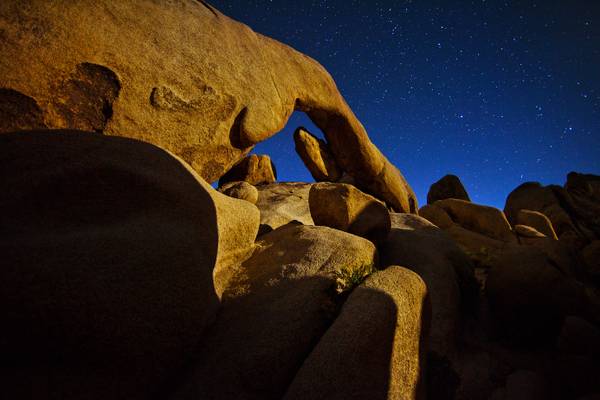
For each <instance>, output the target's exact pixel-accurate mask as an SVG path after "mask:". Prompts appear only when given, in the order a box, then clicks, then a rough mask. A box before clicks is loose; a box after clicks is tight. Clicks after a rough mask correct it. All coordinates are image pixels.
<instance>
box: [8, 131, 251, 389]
mask: <svg viewBox="0 0 600 400" xmlns="http://www.w3.org/2000/svg"><path fill="white" fill-rule="evenodd" d="M0 160H1V162H0V176H2V184H3V195H2V198H1V199H0V207H1V209H2V213H3V216H2V218H1V219H0V232H1V236H2V238H3V239H2V241H1V243H0V252H1V253H2V268H0V280H1V281H2V285H3V289H2V291H0V311H1V313H2V316H3V329H2V331H1V332H0V353H1V354H2V364H3V368H2V370H3V371H4V372H3V374H4V376H3V382H5V383H4V384H3V388H2V390H3V394H5V395H7V396H8V397H10V398H48V396H50V397H55V398H61V399H80V398H87V399H107V398H113V399H147V398H149V397H152V396H159V395H160V393H162V392H163V390H165V389H166V388H168V387H169V385H170V381H171V379H173V378H174V377H175V376H177V375H178V374H179V373H181V370H182V368H183V367H184V366H185V364H186V363H187V361H189V356H190V355H191V354H192V352H193V350H194V349H195V348H196V347H197V345H198V344H199V342H200V341H201V338H202V335H203V332H204V331H205V329H206V327H207V326H208V325H209V324H210V323H212V321H213V320H214V318H215V316H216V312H217V307H218V304H219V301H218V288H217V287H215V284H214V283H213V270H214V269H218V268H226V263H227V262H228V261H230V259H231V258H234V259H238V258H240V257H241V256H242V254H243V253H247V252H248V250H249V249H250V248H251V247H252V246H253V242H254V237H255V236H256V231H257V229H258V211H257V210H256V208H255V207H254V206H253V205H251V204H249V203H247V202H244V201H240V200H235V199H231V198H228V197H226V196H224V195H221V194H220V193H217V192H216V191H215V190H214V189H212V188H211V187H210V186H208V185H207V184H206V183H205V182H203V181H202V180H201V179H200V178H199V177H198V176H197V175H195V174H194V173H193V172H192V171H191V169H188V168H187V167H186V166H185V165H183V164H182V163H181V162H180V161H179V160H177V159H176V158H174V157H172V156H171V155H170V154H169V153H167V152H166V151H164V150H161V149H159V148H157V147H155V146H153V145H150V144H147V143H143V142H138V141H135V140H131V139H126V138H118V137H104V136H100V135H97V134H93V133H87V132H74V131H39V132H18V133H12V134H4V135H2V136H0ZM233 243H235V246H233Z"/></svg>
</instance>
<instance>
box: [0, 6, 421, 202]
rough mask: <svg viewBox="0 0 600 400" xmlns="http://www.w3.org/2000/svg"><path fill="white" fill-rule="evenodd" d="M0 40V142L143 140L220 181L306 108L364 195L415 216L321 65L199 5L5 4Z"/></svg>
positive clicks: (408, 197) (403, 188) (406, 191)
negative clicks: (71, 131)
mask: <svg viewBox="0 0 600 400" xmlns="http://www.w3.org/2000/svg"><path fill="white" fill-rule="evenodd" d="M0 31H1V32H2V40H1V41H0V53H1V54H2V62H0V117H2V118H0V120H1V121H2V122H1V125H0V129H1V131H3V132H6V131H11V130H16V129H23V128H39V127H44V126H46V127H49V128H79V129H85V130H94V131H98V132H102V133H105V134H109V135H119V136H126V137H132V138H137V139H141V140H143V141H147V142H150V143H154V144H156V145H158V146H160V147H163V148H165V149H167V150H170V151H172V152H173V153H175V154H177V155H179V156H180V157H182V158H183V159H184V160H185V161H187V162H188V163H189V164H191V165H192V167H193V168H194V169H195V170H196V171H198V173H199V174H200V175H201V176H202V177H203V178H204V179H206V180H207V181H209V182H213V181H215V180H216V179H217V178H219V177H220V176H222V175H223V174H224V173H225V172H226V171H228V170H229V169H230V168H231V167H232V166H233V165H234V164H235V163H236V162H237V161H239V160H240V159H241V158H242V157H243V156H245V155H246V154H248V152H249V151H250V150H251V149H252V147H253V145H255V144H256V143H259V142H261V141H263V140H265V139H267V138H269V137H271V136H272V135H274V134H275V133H277V132H279V131H280V130H281V129H282V128H283V127H284V126H285V124H286V122H287V120H288V118H289V116H290V115H291V113H292V112H293V111H294V110H301V111H304V112H306V113H307V114H308V116H309V117H310V118H311V119H312V120H313V121H314V123H315V124H316V125H317V126H318V127H319V128H320V129H321V130H322V131H323V132H324V134H325V137H326V138H327V142H328V143H329V147H330V149H331V152H332V154H333V156H334V158H335V160H336V163H337V164H338V165H339V166H340V168H341V169H342V170H344V171H345V172H347V173H348V174H350V175H352V176H353V177H354V178H355V179H356V182H357V185H359V186H360V188H361V189H362V190H364V191H366V192H369V193H372V194H373V195H375V196H376V197H378V198H380V199H382V200H385V201H386V202H387V203H388V204H389V205H390V206H392V207H394V209H396V210H397V211H406V212H416V210H417V208H418V206H417V202H416V198H415V196H414V193H413V192H412V190H411V188H410V187H409V186H408V184H407V183H406V181H405V180H404V178H403V177H402V175H401V174H400V172H399V171H398V170H397V169H396V168H395V167H394V166H393V165H392V164H391V163H390V162H389V161H388V160H387V159H386V158H385V157H384V156H383V155H382V154H381V152H380V151H379V150H378V149H377V148H376V147H375V146H374V145H373V143H372V142H371V141H370V140H369V138H368V136H367V133H366V131H365V129H364V127H363V126H362V125H361V123H360V122H359V121H358V120H357V118H356V116H355V115H354V113H353V112H352V110H351V109H350V107H349V106H348V105H347V104H346V102H345V101H344V99H343V98H342V96H341V95H340V93H339V91H338V89H337V87H336V85H335V83H334V81H333V79H332V78H331V76H330V75H329V74H328V73H327V71H326V70H325V69H324V68H323V67H322V66H321V65H320V64H319V63H317V62H316V61H314V60H312V59H310V58H309V57H307V56H305V55H304V54H301V53H299V52H297V51H295V50H294V49H292V48H290V47H288V46H285V45H283V44H281V43H279V42H277V41H275V40H273V39H270V38H268V37H265V36H262V35H259V34H257V33H255V32H253V31H252V30H251V29H249V28H248V27H247V26H245V25H243V24H241V23H238V22H236V21H234V20H232V19H230V18H228V17H227V16H225V15H223V14H221V13H220V12H219V11H217V10H216V9H214V8H213V7H211V6H209V5H207V4H206V3H205V2H203V1H195V0H187V1H178V2H157V1H152V0H143V1H140V2H136V3H135V5H134V4H133V3H130V2H115V1H109V0H82V1H77V2H72V1H66V0H63V1H59V2H51V3H50V2H46V1H43V0H30V1H27V2H25V3H24V2H10V1H4V2H2V3H1V4H0Z"/></svg>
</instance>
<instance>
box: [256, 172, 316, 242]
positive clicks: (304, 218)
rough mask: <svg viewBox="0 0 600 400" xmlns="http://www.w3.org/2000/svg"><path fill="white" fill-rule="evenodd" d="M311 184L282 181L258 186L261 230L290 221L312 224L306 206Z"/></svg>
mask: <svg viewBox="0 0 600 400" xmlns="http://www.w3.org/2000/svg"><path fill="white" fill-rule="evenodd" d="M311 186H312V184H310V183H301V182H282V183H273V184H270V185H261V186H260V187H258V201H257V203H256V206H257V207H258V209H259V210H260V225H261V232H262V233H264V232H270V231H272V230H273V229H277V228H279V227H280V226H283V225H285V224H287V223H290V222H292V221H297V222H300V223H301V224H304V225H314V222H313V219H312V217H311V215H310V208H309V206H308V196H309V192H310V188H311Z"/></svg>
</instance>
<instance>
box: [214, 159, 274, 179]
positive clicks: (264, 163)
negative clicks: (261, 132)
mask: <svg viewBox="0 0 600 400" xmlns="http://www.w3.org/2000/svg"><path fill="white" fill-rule="evenodd" d="M276 180H277V171H276V170H275V166H274V165H273V162H272V161H271V158H270V157H269V156H267V155H257V154H250V155H249V156H247V157H245V158H244V159H243V160H242V161H240V162H239V163H237V164H236V165H234V166H233V168H231V169H230V170H229V171H227V173H226V174H225V175H223V176H222V177H221V178H220V179H219V187H222V186H224V185H226V184H227V183H230V182H239V181H243V182H248V183H249V184H251V185H263V184H267V183H273V182H275V181H276Z"/></svg>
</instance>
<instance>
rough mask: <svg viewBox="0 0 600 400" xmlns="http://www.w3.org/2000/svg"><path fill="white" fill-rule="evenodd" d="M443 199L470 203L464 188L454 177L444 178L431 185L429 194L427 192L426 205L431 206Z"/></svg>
mask: <svg viewBox="0 0 600 400" xmlns="http://www.w3.org/2000/svg"><path fill="white" fill-rule="evenodd" d="M444 199H459V200H465V201H471V199H470V198H469V195H468V194H467V191H466V190H465V187H464V186H463V184H462V182H461V181H460V179H459V178H458V176H456V175H446V176H444V177H443V178H441V179H440V180H439V181H437V182H435V183H434V184H433V185H431V187H430V188H429V192H427V204H433V203H435V202H436V201H438V200H444Z"/></svg>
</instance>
